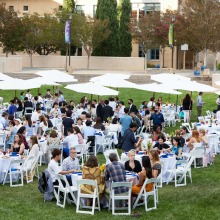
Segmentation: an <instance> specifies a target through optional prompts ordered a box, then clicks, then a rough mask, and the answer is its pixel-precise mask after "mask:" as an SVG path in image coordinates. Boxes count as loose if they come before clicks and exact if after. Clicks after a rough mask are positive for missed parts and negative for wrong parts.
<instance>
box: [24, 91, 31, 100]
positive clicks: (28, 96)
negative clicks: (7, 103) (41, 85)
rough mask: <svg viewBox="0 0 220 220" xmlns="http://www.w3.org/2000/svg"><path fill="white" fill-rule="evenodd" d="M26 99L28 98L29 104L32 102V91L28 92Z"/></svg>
mask: <svg viewBox="0 0 220 220" xmlns="http://www.w3.org/2000/svg"><path fill="white" fill-rule="evenodd" d="M25 97H27V98H28V101H29V102H30V101H31V99H32V95H31V90H30V89H28V90H27V94H26V95H25Z"/></svg>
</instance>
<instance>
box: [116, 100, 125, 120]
mask: <svg viewBox="0 0 220 220" xmlns="http://www.w3.org/2000/svg"><path fill="white" fill-rule="evenodd" d="M124 109H125V106H124V102H123V101H120V102H119V104H118V115H117V117H118V118H119V119H120V118H122V116H123V115H124V114H125V112H124Z"/></svg>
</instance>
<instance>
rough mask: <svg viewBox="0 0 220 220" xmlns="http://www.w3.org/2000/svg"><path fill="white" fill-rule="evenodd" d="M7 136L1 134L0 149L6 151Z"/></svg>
mask: <svg viewBox="0 0 220 220" xmlns="http://www.w3.org/2000/svg"><path fill="white" fill-rule="evenodd" d="M6 137H7V135H6V134H5V133H0V147H2V148H3V150H5V140H6Z"/></svg>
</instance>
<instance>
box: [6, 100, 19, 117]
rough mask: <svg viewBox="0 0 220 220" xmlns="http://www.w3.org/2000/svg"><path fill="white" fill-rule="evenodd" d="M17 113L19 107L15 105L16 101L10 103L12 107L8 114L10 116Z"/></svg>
mask: <svg viewBox="0 0 220 220" xmlns="http://www.w3.org/2000/svg"><path fill="white" fill-rule="evenodd" d="M16 112H17V107H16V105H15V102H14V100H11V101H10V107H9V108H8V114H9V115H14V114H15V113H16Z"/></svg>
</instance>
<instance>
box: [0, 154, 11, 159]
mask: <svg viewBox="0 0 220 220" xmlns="http://www.w3.org/2000/svg"><path fill="white" fill-rule="evenodd" d="M8 158H10V157H9V156H7V155H4V156H2V159H8Z"/></svg>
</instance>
